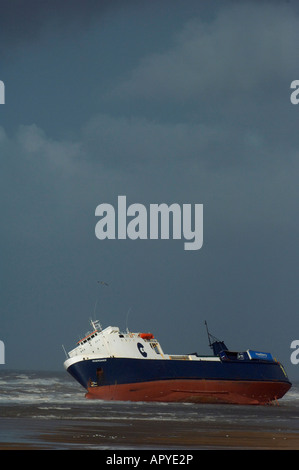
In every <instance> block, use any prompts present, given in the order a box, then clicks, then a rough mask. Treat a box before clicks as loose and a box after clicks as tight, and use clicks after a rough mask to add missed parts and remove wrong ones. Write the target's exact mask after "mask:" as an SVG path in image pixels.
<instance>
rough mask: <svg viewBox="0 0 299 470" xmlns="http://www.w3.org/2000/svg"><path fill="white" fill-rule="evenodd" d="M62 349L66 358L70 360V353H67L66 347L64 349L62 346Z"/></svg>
mask: <svg viewBox="0 0 299 470" xmlns="http://www.w3.org/2000/svg"><path fill="white" fill-rule="evenodd" d="M62 349H63V350H64V354H65V357H66V358H67V359H68V357H69V355H68V353H67V352H66V350H65V347H64V346H63V345H62Z"/></svg>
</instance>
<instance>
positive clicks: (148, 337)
mask: <svg viewBox="0 0 299 470" xmlns="http://www.w3.org/2000/svg"><path fill="white" fill-rule="evenodd" d="M138 336H140V338H142V339H154V335H152V334H151V333H139V335H138Z"/></svg>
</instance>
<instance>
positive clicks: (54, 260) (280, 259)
mask: <svg viewBox="0 0 299 470" xmlns="http://www.w3.org/2000/svg"><path fill="white" fill-rule="evenodd" d="M108 3H109V5H108ZM111 3H112V4H113V5H119V2H104V3H102V2H94V3H93V2H79V1H78V2H73V3H70V2H61V3H60V4H59V6H57V5H56V2H31V1H28V2H9V3H8V2H7V4H6V7H7V10H6V13H7V15H6V24H5V20H4V17H3V16H4V15H3V16H1V20H0V21H1V22H2V29H1V31H2V32H1V33H0V34H2V38H6V39H5V40H6V44H7V45H8V44H9V45H10V46H16V45H22V44H23V41H26V44H28V47H27V48H26V53H25V54H24V57H22V60H21V59H20V58H18V57H17V58H16V66H15V68H14V69H13V70H14V72H16V71H18V72H19V73H20V70H23V71H24V72H26V73H27V76H26V79H27V82H28V83H30V80H31V75H32V76H33V75H34V74H35V73H36V76H35V81H34V84H35V87H36V88H38V85H39V87H40V88H39V89H40V90H42V92H40V93H39V94H38V90H37V91H36V93H37V95H35V90H34V87H33V88H32V89H30V90H31V94H30V96H29V100H28V101H27V102H26V104H27V106H31V108H30V109H31V110H32V109H33V110H34V112H33V113H32V114H30V123H29V124H28V113H29V111H27V110H26V106H25V107H23V108H24V109H25V114H24V111H23V114H22V118H20V114H19V113H18V109H20V108H21V106H22V99H24V98H23V96H21V95H20V101H21V103H20V108H17V107H16V110H15V115H14V121H13V130H12V131H10V132H8V131H7V130H6V125H5V122H4V123H2V124H1V132H0V156H1V165H2V166H1V173H0V179H1V188H2V191H3V194H4V196H5V197H3V198H2V199H1V214H2V220H3V221H6V223H4V224H3V228H2V231H1V235H0V236H1V242H2V246H3V247H5V250H4V253H3V266H5V276H4V282H3V284H2V289H3V295H2V296H1V302H2V306H3V308H2V311H3V312H4V313H3V316H2V318H1V321H2V322H3V325H2V326H3V329H2V330H1V332H2V335H3V337H2V338H1V339H3V340H4V341H5V342H6V341H7V358H8V360H9V361H10V363H9V364H8V365H11V366H14V367H17V366H18V365H19V366H20V364H19V363H18V361H19V360H20V356H21V355H20V350H22V351H23V350H26V355H23V357H22V361H23V362H22V365H21V366H22V367H24V366H30V365H31V366H34V367H40V366H42V367H43V366H44V365H45V364H44V363H43V361H45V362H46V363H47V366H48V367H55V368H56V367H60V364H61V362H62V358H61V356H60V355H59V353H60V345H61V343H62V342H63V343H64V342H67V341H68V340H69V341H71V340H72V339H73V337H75V334H76V333H77V332H78V328H82V329H84V328H85V326H86V327H87V324H86V325H85V322H86V323H87V321H88V317H89V316H90V314H91V313H92V312H93V307H94V301H95V297H94V289H93V287H91V286H92V283H93V282H94V281H95V280H96V279H99V278H101V279H102V278H103V279H105V280H107V281H111V280H112V282H111V283H110V282H109V286H110V287H111V286H112V287H113V286H114V288H115V291H116V292H115V291H113V296H112V294H111V296H110V297H109V301H112V303H113V308H112V307H111V305H109V302H105V299H103V296H102V297H101V300H102V301H103V303H104V306H105V307H106V308H107V311H106V310H105V309H102V310H101V320H102V322H103V324H104V325H105V326H106V325H107V323H115V324H118V323H120V326H121V327H122V326H124V324H125V317H126V314H127V311H128V309H129V308H130V307H132V313H131V314H130V328H132V329H135V327H136V328H146V329H147V328H148V329H154V330H155V331H156V332H157V335H158V336H159V337H160V338H161V341H162V344H163V345H164V344H165V350H170V352H172V351H174V352H180V351H177V343H176V341H177V339H178V337H177V336H176V334H173V335H172V337H170V335H169V334H168V333H169V325H171V328H174V330H177V331H179V332H180V337H179V339H180V345H179V346H180V348H182V352H184V349H186V348H187V347H189V346H190V345H191V344H192V349H193V348H194V349H196V348H198V349H200V350H201V351H202V350H203V348H202V347H201V344H198V343H200V342H201V340H204V338H203V335H202V329H203V328H202V327H203V321H204V319H208V320H210V321H209V324H210V326H211V330H212V331H213V333H215V334H216V335H218V334H220V335H223V336H224V339H226V338H227V339H228V343H229V345H231V346H232V347H236V348H237V347H244V341H248V342H249V343H250V344H248V347H266V348H267V349H270V350H273V349H274V353H275V355H276V354H277V355H278V356H279V357H280V353H282V354H283V356H284V357H283V359H284V360H286V359H287V357H288V352H289V351H288V348H289V343H290V341H291V340H293V339H296V338H295V337H293V334H294V330H295V325H296V321H297V320H296V309H297V307H298V300H297V286H296V280H297V279H298V265H299V264H298V250H297V248H296V246H297V245H296V243H297V242H296V240H297V238H298V221H297V216H296V214H297V201H298V185H297V175H298V171H299V167H298V150H297V148H298V139H297V132H295V131H296V127H297V126H296V124H297V122H298V117H297V116H298V109H297V108H296V107H294V106H292V105H291V103H290V100H289V84H290V82H291V81H292V80H293V79H296V78H299V77H298V76H297V75H296V61H295V60H294V57H295V55H296V44H298V31H299V28H298V24H299V23H298V17H297V16H296V15H294V14H293V10H292V9H288V7H287V6H286V4H285V3H284V2H275V3H274V2H242V3H241V4H240V2H227V3H226V7H225V8H224V7H223V2H217V3H216V2H215V3H214V4H213V5H217V6H218V5H221V7H220V8H219V9H218V7H217V8H215V9H213V8H212V7H211V6H210V5H211V4H210V3H209V2H200V3H202V4H203V5H206V4H207V3H209V6H208V7H207V6H205V7H202V10H205V8H206V9H207V11H206V15H198V16H194V15H191V16H189V17H188V18H187V20H186V21H182V23H183V24H182V25H181V24H179V23H177V24H176V27H175V28H174V27H173V25H172V29H171V33H168V31H169V30H170V29H169V30H168V29H167V28H170V26H169V17H168V15H165V11H164V16H163V15H162V16H163V17H162V20H161V18H160V21H162V22H161V23H159V28H160V29H159V34H160V35H159V34H158V33H156V34H158V37H159V41H156V42H155V43H154V45H153V43H152V42H147V45H146V47H144V49H143V47H141V46H140V44H142V40H143V39H144V38H145V36H143V35H142V33H141V29H142V28H139V29H138V36H137V37H136V36H135V37H134V34H132V31H135V29H134V28H136V27H137V26H138V25H137V22H136V18H137V17H138V15H137V16H134V21H133V20H132V19H131V17H130V15H128V16H125V17H123V16H122V15H121V13H119V16H118V17H117V18H116V17H113V15H111V17H110V18H111V24H109V28H107V30H106V32H105V31H104V32H103V37H101V47H102V50H104V51H105V58H106V61H104V60H103V55H99V54H98V42H97V41H98V36H97V35H96V34H95V30H96V31H97V28H100V24H98V25H97V26H96V27H95V28H93V29H92V31H91V28H89V26H88V24H89V20H90V21H93V19H92V18H91V16H93V15H91V13H90V12H91V11H92V12H93V14H94V13H96V15H98V16H97V18H100V15H101V14H102V12H103V10H102V8H103V9H105V8H110V5H111ZM133 3H134V2H133ZM138 3H139V8H140V9H139V10H138V11H139V13H138V14H141V12H142V11H143V8H144V9H145V8H146V7H145V6H144V7H143V8H142V7H140V5H141V4H142V2H141V3H140V2H138ZM187 3H188V2H187ZM191 3H193V2H190V3H188V5H190V4H191ZM195 3H198V2H195ZM70 4H71V5H72V7H73V8H72V11H71V9H70V8H69V5H70ZM174 4H175V7H173V10H172V14H173V16H172V17H171V18H174V16H178V17H179V16H180V13H181V12H182V10H181V8H182V9H184V7H185V4H186V2H181V3H180V2H170V3H168V5H174ZM16 5H18V6H19V10H18V12H17V11H16V10H14V8H15V6H16ZM66 5H68V7H67V6H66ZM144 5H148V3H147V2H145V3H144ZM227 5H228V6H227ZM54 6H57V8H58V10H55V9H54V8H53V7H54ZM83 6H84V7H83ZM57 11H58V13H57ZM106 11H108V10H106ZM81 13H82V17H81ZM144 16H145V13H144V11H143V17H142V18H143V20H144ZM7 18H8V20H9V21H7ZM123 22H124V23H125V26H126V27H124V28H122V29H121V33H122V34H121V35H120V38H119V37H118V42H117V41H116V39H115V37H116V35H115V34H114V33H115V31H118V28H119V25H120V24H123ZM152 24H155V22H154V21H153V23H152ZM68 25H75V26H76V25H80V26H81V31H82V30H83V29H84V35H83V36H82V38H83V37H84V41H83V43H84V45H85V48H84V49H80V50H79V47H77V46H79V44H80V39H81V36H80V31H79V29H80V28H78V30H77V34H78V36H77V41H76V44H75V45H76V47H74V48H72V49H71V48H70V43H71V41H69V38H64V35H63V34H62V35H61V36H60V38H59V41H57V37H56V36H55V35H56V32H57V30H58V28H60V29H61V31H63V29H64V28H67V27H68ZM83 26H84V28H83ZM93 26H94V25H93ZM71 27H72V26H71ZM75 29H76V28H74V30H75ZM129 30H130V34H131V35H132V37H134V40H133V41H132V37H131V39H130V41H128V42H126V38H127V37H128V35H129ZM162 30H163V34H164V36H163V35H162V33H161V32H162ZM174 30H175V33H174ZM165 31H167V32H165ZM42 32H46V34H47V35H48V36H49V38H51V39H53V37H54V36H55V41H54V45H55V48H56V49H53V47H54V46H53V42H52V41H45V42H43V41H41V43H40V44H39V43H38V41H36V38H37V37H39V36H40V37H41V36H42V34H41V33H42ZM108 32H109V34H108ZM112 37H114V40H115V41H116V47H115V43H114V42H113V41H111V38H112ZM162 37H164V41H162V40H161V44H160V39H161V38H162ZM146 38H147V41H148V39H149V36H146ZM153 41H154V40H153ZM31 42H32V44H33V43H34V47H32V48H30V44H31ZM122 42H123V43H124V44H125V45H126V46H127V44H129V45H130V48H128V50H127V49H126V47H123V48H121V47H120V44H121V43H122ZM135 43H136V44H137V43H138V47H137V46H136V48H137V49H136V50H138V52H136V54H135V55H134V51H135V49H134V44H135ZM58 47H59V52H60V54H58V53H57V51H58ZM55 50H56V53H55ZM89 50H90V51H91V53H90V55H88V54H87V52H88V51H89ZM82 51H83V52H84V53H83V52H82ZM36 52H38V53H37V55H35V54H36ZM58 56H59V60H58ZM83 57H84V60H83ZM132 57H133V59H132ZM50 58H51V60H49V59H50ZM28 59H32V61H30V60H28ZM96 59H98V62H97V61H96ZM129 59H130V60H129ZM64 62H65V63H66V66H65V67H64V68H63V81H62V82H61V83H60V82H59V85H60V86H61V90H62V92H61V93H60V95H59V99H60V105H61V107H63V108H64V110H65V112H64V114H63V118H61V115H60V114H59V113H57V112H56V113H55V112H52V115H50V118H49V119H48V120H47V121H43V122H41V119H39V117H38V116H40V115H39V114H38V113H39V111H40V109H41V108H42V107H45V114H48V113H49V108H47V106H45V103H46V104H49V103H50V102H54V103H55V100H57V94H56V93H57V88H55V87H53V89H51V88H50V87H47V86H45V83H46V85H48V84H49V82H48V81H47V80H46V78H45V75H43V74H42V73H39V72H40V70H41V71H43V70H46V72H47V73H48V69H47V65H48V67H50V68H51V71H52V72H53V71H54V72H55V73H57V70H58V72H59V73H61V70H62V68H61V67H62V65H63V64H64ZM82 63H84V71H83V72H84V74H85V75H89V74H90V75H92V76H94V77H95V80H94V82H92V87H88V86H87V84H89V82H88V81H87V82H86V81H84V74H83V73H82V75H80V73H79V72H80V70H79V69H80V67H81V68H82ZM74 64H76V65H77V64H79V66H78V67H74V68H72V66H74ZM109 64H112V66H111V67H109ZM21 65H22V67H23V69H20V68H19V67H20V66H21ZM105 65H106V67H105ZM38 66H39V67H38ZM27 67H29V70H27ZM74 70H75V72H76V73H74ZM91 71H92V72H91ZM105 74H106V75H105ZM103 75H105V83H106V87H105V89H104V90H103V86H102V83H103ZM57 76H58V75H55V74H53V76H52V77H54V78H57ZM52 81H53V79H52ZM98 82H99V83H98ZM78 84H79V85H78ZM7 85H10V84H9V83H8V84H7ZM74 85H75V86H74ZM72 86H73V87H74V88H72ZM8 88H9V86H8ZM69 88H72V90H74V91H76V92H77V93H78V94H80V98H81V101H80V102H79V105H78V106H77V107H75V106H74V107H71V106H70V95H68V94H67V93H66V92H67V90H68V89H69ZM27 89H28V88H27ZM27 89H26V90H25V91H24V90H22V92H23V94H24V95H25V94H26V91H27ZM47 93H48V94H47ZM74 94H75V93H74ZM46 99H47V100H48V101H46ZM74 101H75V100H74ZM86 101H87V103H88V105H87V106H86V109H85V114H84V119H82V121H81V124H80V125H78V126H77V127H76V130H74V131H73V132H68V131H69V127H68V126H67V125H66V122H68V121H67V119H68V118H71V117H72V114H75V113H76V112H77V113H78V115H82V114H80V113H82V109H81V108H82V103H83V102H86ZM91 102H95V103H96V104H97V105H96V106H93V107H92V106H91ZM5 106H6V108H5V109H8V110H9V109H10V108H9V107H8V105H7V104H6V105H5ZM50 109H51V108H50ZM2 111H3V110H2ZM24 116H25V118H24V121H26V122H23V121H22V119H23V117H24ZM56 120H57V121H58V122H59V126H60V127H61V132H60V134H59V135H57V134H56V135H55V136H54V135H53V134H54V133H52V132H51V121H55V122H56ZM45 123H46V124H45ZM121 194H124V195H127V197H128V202H129V203H134V202H140V203H143V204H147V203H153V202H154V203H155V202H156V203H159V202H166V203H172V202H180V203H189V202H195V203H203V204H204V245H203V248H202V250H200V251H199V252H198V253H193V254H192V256H190V253H189V254H187V253H184V250H183V247H182V244H181V243H171V242H169V243H168V242H167V241H166V243H162V242H161V243H160V242H157V243H155V242H151V241H144V242H143V243H138V241H136V242H132V243H127V242H125V243H122V242H121V241H117V240H116V241H112V242H111V243H109V242H107V243H106V242H105V241H103V242H100V241H98V240H96V238H95V234H94V228H95V224H96V218H95V213H94V212H95V208H96V206H97V205H98V204H100V203H102V202H108V203H111V204H116V198H117V195H121ZM105 295H107V296H108V295H110V294H108V293H106V294H105ZM111 297H113V298H112V299H111ZM114 307H115V308H114ZM107 312H108V313H107ZM281 312H283V318H284V322H283V327H282V326H281V321H282V320H281V318H282V317H281ZM182 323H183V324H184V325H183V326H184V327H183V328H182ZM14 325H18V328H17V329H15V328H13V326H14ZM215 330H216V331H215ZM244 330H246V331H244ZM24 331H26V332H30V331H31V332H30V335H31V337H33V334H34V338H35V341H36V343H35V346H34V348H33V349H32V350H30V348H28V347H27V345H28V337H27V336H25V335H24ZM173 333H175V332H173ZM239 333H240V334H239ZM28 334H29V333H28ZM37 342H39V348H40V349H39V350H41V351H44V350H47V351H51V357H50V355H48V354H47V357H46V358H45V357H44V356H43V355H42V354H41V357H37V355H36V347H37V344H38V343H37ZM254 343H255V344H254ZM30 344H31V343H30ZM204 344H205V343H204ZM246 346H247V344H246ZM171 350H172V351H171ZM48 356H49V357H48Z"/></svg>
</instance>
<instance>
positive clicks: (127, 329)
mask: <svg viewBox="0 0 299 470" xmlns="http://www.w3.org/2000/svg"><path fill="white" fill-rule="evenodd" d="M131 310H132V309H131V307H130V308H129V310H128V311H127V318H126V331H127V333H129V328H128V318H129V313H130V312H131Z"/></svg>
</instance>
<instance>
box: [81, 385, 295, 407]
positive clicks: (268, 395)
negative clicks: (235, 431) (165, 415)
mask: <svg viewBox="0 0 299 470" xmlns="http://www.w3.org/2000/svg"><path fill="white" fill-rule="evenodd" d="M290 387H291V384H290V383H288V382H278V381H277V382H275V381H272V382H271V381H265V382H262V381H231V380H204V379H202V380H192V379H190V380H180V379H178V380H159V381H151V382H139V383H131V384H115V385H105V386H94V387H88V391H87V394H86V398H90V399H100V400H118V401H155V402H187V403H230V404H239V405H265V404H270V403H272V402H276V400H278V399H279V398H281V397H283V396H284V395H285V393H286V392H287V391H288V390H289V389H290Z"/></svg>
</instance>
